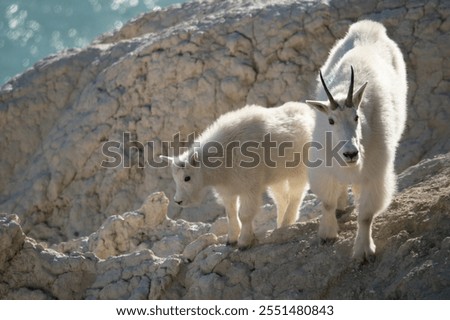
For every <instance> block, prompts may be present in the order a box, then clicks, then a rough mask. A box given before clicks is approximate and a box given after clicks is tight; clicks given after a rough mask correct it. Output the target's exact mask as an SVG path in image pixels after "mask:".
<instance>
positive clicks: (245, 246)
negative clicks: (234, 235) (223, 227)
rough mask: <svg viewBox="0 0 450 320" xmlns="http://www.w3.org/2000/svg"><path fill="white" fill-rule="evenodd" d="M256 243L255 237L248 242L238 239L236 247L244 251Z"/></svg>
mask: <svg viewBox="0 0 450 320" xmlns="http://www.w3.org/2000/svg"><path fill="white" fill-rule="evenodd" d="M255 243H256V239H252V240H251V241H250V242H240V241H238V243H237V247H238V249H239V250H240V251H245V250H247V249H250V248H251V247H253V245H254V244H255Z"/></svg>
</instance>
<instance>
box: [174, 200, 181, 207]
mask: <svg viewBox="0 0 450 320" xmlns="http://www.w3.org/2000/svg"><path fill="white" fill-rule="evenodd" d="M174 201H175V203H176V204H178V205H179V206H181V204H182V203H183V200H180V201H177V200H174Z"/></svg>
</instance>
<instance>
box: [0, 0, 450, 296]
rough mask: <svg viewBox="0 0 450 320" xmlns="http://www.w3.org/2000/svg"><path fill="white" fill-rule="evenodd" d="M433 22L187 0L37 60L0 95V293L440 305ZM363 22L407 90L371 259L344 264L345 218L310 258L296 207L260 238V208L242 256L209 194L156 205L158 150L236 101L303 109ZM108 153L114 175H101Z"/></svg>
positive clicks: (266, 224) (437, 25)
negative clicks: (283, 223)
mask: <svg viewBox="0 0 450 320" xmlns="http://www.w3.org/2000/svg"><path fill="white" fill-rule="evenodd" d="M449 15H450V3H449V2H448V1H424V0H415V1H402V0H399V1H381V2H377V3H375V2H371V1H362V0H348V1H338V0H332V1H329V3H322V2H314V1H313V2H311V1H292V0H285V1H277V2H276V3H272V2H271V1H262V0H261V1H241V2H239V4H236V2H234V1H219V0H215V1H203V2H189V3H186V4H184V5H182V6H177V7H173V8H170V9H165V10H160V11H156V12H151V13H148V14H144V15H142V16H141V17H139V18H137V19H135V20H134V21H131V22H130V23H128V24H127V25H125V26H124V27H123V28H122V29H120V30H117V31H115V32H113V33H111V34H107V35H104V36H102V37H101V38H99V39H98V40H97V41H96V42H95V43H93V44H92V45H91V46H89V47H88V48H85V49H81V50H69V51H66V52H62V53H60V54H58V55H55V56H52V57H49V58H47V59H45V60H43V61H41V62H39V63H38V64H36V65H35V66H34V67H33V68H31V69H30V70H28V71H27V72H25V73H24V74H22V75H20V76H18V77H17V78H14V79H12V80H11V81H10V82H9V83H7V84H6V85H4V86H3V87H2V88H1V90H0V128H1V129H2V130H1V133H0V149H1V150H2V156H1V157H0V174H1V177H2V179H0V210H1V211H2V212H6V213H5V214H1V215H0V271H1V272H0V297H2V298H7V299H16V298H21V299H47V298H48V299H54V298H58V299H82V298H84V299H119V298H120V299H125V298H133V299H146V298H153V299H154V298H163V299H171V298H191V299H197V298H202V299H205V298H209V299H213V298H232V299H237V298H253V299H257V298H261V299H266V298H317V299H319V298H447V299H448V298H449V297H450V292H449V289H448V288H450V285H449V282H450V279H449V274H450V272H449V271H450V268H449V261H448V256H449V250H450V240H449V237H448V230H449V228H450V220H449V212H450V210H449V209H450V207H449V206H450V205H449V203H450V199H449V196H448V195H449V194H450V192H449V191H450V190H449V173H450V162H449V160H450V156H449V154H448V152H449V151H450V142H449V140H448V137H449V133H450V126H448V122H449V120H450V112H449V109H448V101H449V92H450V67H449V66H450V63H449V56H450V55H449V54H448V52H450V49H449V46H450V38H449V35H450V33H449V31H450V19H449ZM365 18H369V19H374V20H377V21H380V22H382V23H383V24H384V25H385V26H386V28H387V30H388V33H389V35H390V37H391V38H392V39H394V40H395V41H396V42H397V43H398V44H399V46H400V48H401V50H402V52H403V54H404V57H405V61H406V64H407V68H408V80H409V94H408V103H409V104H408V105H409V109H408V112H409V113H408V122H407V129H406V132H405V134H404V136H403V139H402V141H401V145H400V148H399V150H398V155H397V169H398V172H402V173H401V174H400V176H399V194H398V196H397V197H396V198H395V200H394V202H393V204H392V205H391V207H390V208H389V209H388V211H387V212H386V213H385V214H382V215H381V216H379V217H378V218H377V219H376V222H375V225H374V237H375V242H376V243H377V250H378V255H377V259H376V261H375V263H372V264H369V265H363V266H357V265H354V264H353V263H352V262H351V260H350V252H351V245H352V243H353V237H354V236H355V231H356V215H355V213H353V212H352V210H351V208H349V209H348V210H347V213H346V214H345V215H344V216H342V217H341V220H340V228H341V231H340V236H339V239H338V240H337V242H336V243H335V244H333V245H331V246H322V245H320V244H319V240H318V238H317V236H316V232H317V227H318V225H317V221H315V220H314V219H311V218H314V217H316V216H317V215H318V212H319V210H318V206H317V200H316V199H315V197H314V195H312V194H308V195H307V197H306V198H305V199H306V201H305V203H304V205H303V207H302V216H301V218H300V220H301V221H304V222H301V223H297V224H296V225H294V226H292V227H290V228H287V229H283V230H276V231H273V232H270V231H269V230H271V229H273V228H274V220H273V218H274V208H273V205H272V204H270V203H267V204H266V205H265V206H264V207H263V208H262V211H261V214H260V215H259V216H258V217H257V219H256V220H257V221H256V224H257V228H256V229H257V235H258V239H259V244H257V245H256V246H255V247H253V248H251V249H249V250H247V251H237V250H235V249H234V248H232V247H229V246H226V245H225V244H224V241H225V238H224V236H223V235H224V234H226V221H225V220H224V218H218V217H220V216H221V215H222V214H223V209H222V208H221V206H220V205H218V204H216V203H215V201H214V197H213V196H212V195H210V196H209V201H207V202H206V203H205V204H204V205H203V206H201V207H199V208H192V209H189V210H183V211H180V210H179V209H177V208H176V207H174V206H172V205H171V204H170V203H169V200H168V198H171V196H172V195H173V193H174V183H173V182H172V180H171V175H170V170H169V169H168V168H155V167H154V166H153V167H152V166H150V165H149V163H148V162H150V161H152V160H157V157H156V156H157V155H159V154H167V153H168V152H171V150H169V148H168V145H167V144H166V143H165V142H166V141H173V139H174V134H176V133H177V132H179V133H180V134H181V137H182V138H183V139H185V138H187V136H188V135H189V134H190V133H192V132H201V131H202V130H203V129H205V128H206V126H207V125H208V124H210V123H211V122H212V121H213V120H214V119H216V118H217V117H218V116H219V115H220V114H223V113H225V112H227V111H230V110H232V109H236V108H238V107H242V106H244V105H245V104H250V103H256V104H261V105H263V106H266V107H272V106H275V105H279V104H282V103H284V102H286V101H291V100H300V101H303V100H305V99H307V98H310V97H312V96H314V92H313V91H314V86H315V83H316V80H315V79H316V76H317V72H318V68H319V67H320V66H321V65H322V64H323V62H324V61H325V59H326V57H327V54H328V50H329V49H330V48H331V46H332V45H333V43H334V42H335V40H336V39H337V38H340V37H342V36H343V35H344V34H345V32H346V31H347V29H348V26H349V25H350V24H351V23H353V22H355V21H357V20H360V19H365ZM112 141H117V142H119V144H118V146H117V145H115V144H112V145H111V144H106V146H109V147H110V149H109V150H110V151H111V150H118V151H119V152H120V154H121V159H120V160H121V164H120V165H119V166H118V167H115V168H105V167H104V166H102V165H101V164H102V162H104V161H112V160H114V159H113V158H111V157H107V156H106V155H105V154H103V153H102V149H103V151H105V148H104V146H105V143H110V142H112ZM436 155H438V156H436ZM433 156H436V157H434V158H433ZM421 160H423V161H421ZM165 195H167V196H168V197H166V196H165ZM137 208H138V209H137ZM181 218H183V219H181ZM186 220H189V221H191V222H188V221H186ZM198 221H203V222H198ZM393 265H395V266H396V267H395V268H392V266H393ZM286 275H287V276H286ZM356 279H357V280H358V281H355V280H356Z"/></svg>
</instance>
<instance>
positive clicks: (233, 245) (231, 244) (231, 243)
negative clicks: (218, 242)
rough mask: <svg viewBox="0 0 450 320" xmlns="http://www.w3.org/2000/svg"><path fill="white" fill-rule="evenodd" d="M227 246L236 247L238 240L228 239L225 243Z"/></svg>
mask: <svg viewBox="0 0 450 320" xmlns="http://www.w3.org/2000/svg"><path fill="white" fill-rule="evenodd" d="M225 244H226V245H227V246H230V247H236V245H237V241H228V240H227V242H226V243H225Z"/></svg>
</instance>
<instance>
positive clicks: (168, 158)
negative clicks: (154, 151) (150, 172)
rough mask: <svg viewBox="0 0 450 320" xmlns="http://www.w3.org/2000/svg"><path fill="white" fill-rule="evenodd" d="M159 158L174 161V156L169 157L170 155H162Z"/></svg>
mask: <svg viewBox="0 0 450 320" xmlns="http://www.w3.org/2000/svg"><path fill="white" fill-rule="evenodd" d="M159 158H160V159H161V160H166V161H167V162H169V163H173V157H168V156H163V155H160V156H159Z"/></svg>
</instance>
